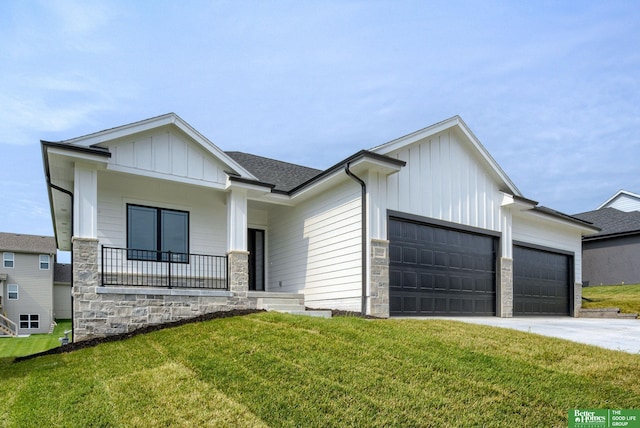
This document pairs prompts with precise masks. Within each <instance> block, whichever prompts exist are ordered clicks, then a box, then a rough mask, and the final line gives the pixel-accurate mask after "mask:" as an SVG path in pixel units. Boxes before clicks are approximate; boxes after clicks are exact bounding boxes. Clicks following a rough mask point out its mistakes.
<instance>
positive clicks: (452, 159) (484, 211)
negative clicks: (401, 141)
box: [386, 130, 502, 231]
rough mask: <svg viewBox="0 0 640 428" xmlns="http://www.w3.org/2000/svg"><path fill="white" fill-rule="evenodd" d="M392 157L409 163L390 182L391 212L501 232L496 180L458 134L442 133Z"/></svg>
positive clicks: (498, 194)
mask: <svg viewBox="0 0 640 428" xmlns="http://www.w3.org/2000/svg"><path fill="white" fill-rule="evenodd" d="M389 156H391V157H395V158H397V159H400V160H403V161H405V162H407V165H406V166H405V167H404V168H402V169H401V170H400V172H398V173H397V174H394V175H391V176H389V178H388V180H387V192H386V193H387V206H388V208H389V209H391V210H395V211H401V212H407V213H411V214H416V215H420V216H424V217H431V218H435V219H440V220H445V221H449V222H452V223H458V224H464V225H469V226H473V227H478V228H482V229H490V230H493V231H500V229H501V222H500V214H501V208H500V204H501V202H502V193H501V192H500V189H499V188H498V185H497V180H496V178H495V177H494V175H492V172H491V170H489V167H488V166H484V164H482V163H481V159H480V157H479V156H478V155H476V154H474V152H473V151H472V150H471V148H469V147H468V146H467V145H465V144H463V143H461V137H460V136H459V135H458V134H457V133H456V132H454V131H452V130H448V131H446V132H442V133H440V134H437V135H435V136H433V137H430V138H428V139H425V140H422V141H419V142H416V143H414V144H412V145H410V146H407V147H403V148H402V149H400V150H398V151H396V152H392V153H389Z"/></svg>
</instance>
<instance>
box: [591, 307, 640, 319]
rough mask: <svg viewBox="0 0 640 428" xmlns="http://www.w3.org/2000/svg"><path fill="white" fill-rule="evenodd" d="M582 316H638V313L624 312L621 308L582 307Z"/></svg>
mask: <svg viewBox="0 0 640 428" xmlns="http://www.w3.org/2000/svg"><path fill="white" fill-rule="evenodd" d="M579 317H580V318H631V319H636V318H638V314H623V313H621V312H620V308H593V309H592V308H589V309H580V314H579Z"/></svg>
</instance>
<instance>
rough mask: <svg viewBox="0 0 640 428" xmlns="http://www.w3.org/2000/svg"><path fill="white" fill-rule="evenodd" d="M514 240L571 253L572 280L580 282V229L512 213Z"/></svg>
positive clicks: (541, 218)
mask: <svg viewBox="0 0 640 428" xmlns="http://www.w3.org/2000/svg"><path fill="white" fill-rule="evenodd" d="M512 236H513V240H514V241H519V242H523V243H528V244H533V245H538V246H541V247H545V248H549V249H550V251H554V250H561V251H566V252H570V253H573V264H574V282H576V283H581V282H582V236H581V235H580V231H579V230H576V229H573V228H567V227H564V226H563V225H561V224H558V223H557V222H555V221H553V220H549V219H545V218H543V217H534V216H533V215H529V216H524V215H514V216H513V229H512Z"/></svg>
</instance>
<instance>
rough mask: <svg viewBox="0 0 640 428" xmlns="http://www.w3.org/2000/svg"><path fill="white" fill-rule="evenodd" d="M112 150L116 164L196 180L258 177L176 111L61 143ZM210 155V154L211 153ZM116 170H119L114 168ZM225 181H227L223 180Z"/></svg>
mask: <svg viewBox="0 0 640 428" xmlns="http://www.w3.org/2000/svg"><path fill="white" fill-rule="evenodd" d="M61 143H63V144H68V145H70V146H85V147H92V148H102V149H105V148H106V149H108V150H109V151H110V152H113V155H114V156H113V157H114V160H113V162H112V163H111V164H112V165H114V166H120V167H123V168H129V169H130V170H129V171H128V172H132V170H131V169H137V170H140V171H150V172H155V173H158V174H167V175H170V176H171V175H173V176H184V177H187V178H195V179H202V180H205V181H206V180H208V179H214V180H215V181H216V182H219V181H220V180H221V179H223V178H222V177H221V176H220V174H221V173H224V172H226V171H231V172H233V173H236V174H238V175H240V176H242V177H244V178H249V179H256V177H255V176H253V174H251V173H250V172H249V171H248V170H246V169H245V168H244V167H243V166H242V165H240V164H238V163H237V162H236V161H235V160H233V159H232V158H231V157H229V156H228V155H227V154H226V153H225V152H224V151H222V150H221V149H220V148H218V147H217V146H216V145H215V144H213V143H212V142H211V141H209V140H208V139H207V138H206V137H204V136H203V135H202V134H200V133H199V132H198V131H196V130H195V129H194V128H193V127H192V126H191V125H189V124H188V123H187V122H185V121H184V120H182V119H181V118H180V117H179V116H178V115H176V114H175V113H168V114H165V115H162V116H157V117H153V118H150V119H145V120H142V121H139V122H134V123H130V124H128V125H123V126H119V127H116V128H111V129H106V130H103V131H99V132H95V133H93V134H89V135H85V136H82V137H77V138H73V139H70V140H65V141H63V142H61ZM207 155H208V156H207ZM114 169H117V167H116V168H114ZM223 181H224V180H223Z"/></svg>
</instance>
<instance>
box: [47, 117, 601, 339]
mask: <svg viewBox="0 0 640 428" xmlns="http://www.w3.org/2000/svg"><path fill="white" fill-rule="evenodd" d="M42 153H43V161H44V168H45V176H46V179H47V185H48V189H49V199H50V204H51V211H52V218H53V223H54V229H55V235H56V243H57V247H58V249H60V250H70V251H72V254H73V255H72V264H73V297H74V300H73V301H74V306H73V313H74V337H75V338H76V339H77V340H83V339H88V338H91V337H95V336H104V335H109V334H117V333H122V332H127V331H131V330H133V329H136V328H139V327H142V326H144V325H149V324H157V323H162V322H167V321H171V320H176V319H180V318H185V317H191V316H195V315H198V314H201V313H206V312H213V311H220V310H230V309H234V308H258V309H261V308H262V309H282V310H291V311H295V308H302V309H304V307H307V308H319V309H339V310H348V311H357V312H362V313H366V314H369V315H374V316H379V317H389V316H400V315H401V316H423V315H486V316H501V317H511V316H518V315H532V314H536V315H558V314H562V315H567V316H569V315H577V314H578V311H579V308H580V302H581V288H580V284H581V281H582V279H581V252H580V248H581V237H582V235H584V234H588V233H594V232H595V231H597V229H596V228H594V227H593V226H592V225H591V224H590V223H588V222H585V221H582V220H579V219H576V218H573V217H570V216H567V215H565V214H562V213H559V212H557V211H554V210H551V209H548V208H545V207H541V206H538V204H537V202H535V201H532V200H530V199H527V198H525V197H524V196H523V195H522V194H521V192H520V191H519V190H518V188H517V187H516V186H515V184H514V183H513V182H512V181H511V180H510V179H509V177H507V175H506V174H505V172H504V171H503V170H502V169H501V168H500V166H499V165H498V164H497V163H496V162H495V160H494V159H493V158H492V157H491V155H490V154H489V153H488V152H487V150H486V149H485V148H484V146H482V144H481V143H480V142H479V140H478V139H477V138H476V137H475V136H474V135H473V133H472V132H471V131H470V130H469V128H468V127H467V125H466V124H465V123H464V122H463V121H462V119H461V118H460V117H458V116H455V117H452V118H450V119H447V120H445V121H443V122H440V123H437V124H435V125H432V126H430V127H427V128H424V129H422V130H420V131H417V132H414V133H412V134H410V135H407V136H404V137H401V138H399V139H397V140H394V141H391V142H389V143H386V144H383V145H379V146H377V147H374V148H372V149H369V150H362V151H360V152H357V153H355V154H354V155H352V156H350V157H348V158H347V159H344V160H342V161H340V162H337V163H336V164H335V165H333V166H331V167H329V168H327V169H325V170H316V169H313V168H306V167H302V166H299V165H293V164H290V163H286V162H282V161H278V160H274V159H269V158H265V157H260V156H255V155H251V154H247V153H240V152H232V151H231V152H225V151H223V150H221V149H220V148H219V147H218V146H216V145H214V144H213V143H212V142H211V141H209V140H208V139H207V138H206V137H204V136H203V135H201V134H200V133H199V132H198V131H196V130H195V129H193V128H192V127H191V126H190V125H189V124H187V123H186V122H185V121H183V120H182V119H181V118H180V117H178V116H177V115H175V114H173V113H170V114H166V115H163V116H158V117H154V118H151V119H147V120H143V121H140V122H136V123H132V124H128V125H124V126H120V127H117V128H112V129H108V130H105V131H100V132H96V133H94V134H90V135H86V136H83V137H78V138H73V139H70V140H65V141H61V142H48V141H43V142H42Z"/></svg>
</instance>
